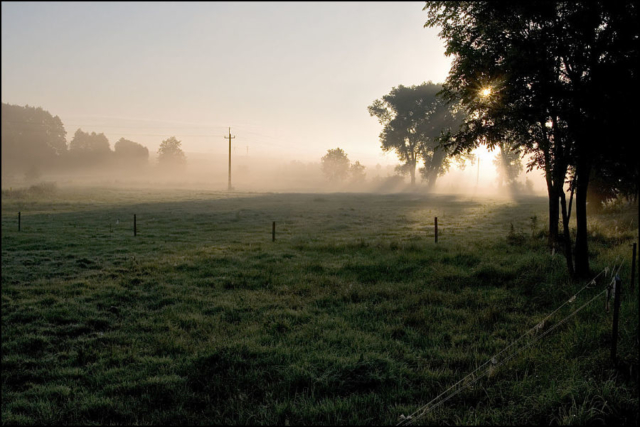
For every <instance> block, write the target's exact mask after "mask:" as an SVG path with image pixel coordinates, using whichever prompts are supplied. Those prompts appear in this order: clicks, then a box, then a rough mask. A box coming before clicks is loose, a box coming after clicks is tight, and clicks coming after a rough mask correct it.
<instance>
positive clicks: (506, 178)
mask: <svg viewBox="0 0 640 427" xmlns="http://www.w3.org/2000/svg"><path fill="white" fill-rule="evenodd" d="M498 146H499V147H500V152H499V153H498V154H496V156H495V158H494V159H493V165H494V166H495V167H496V171H497V172H498V185H499V186H506V187H508V188H509V189H510V190H515V186H516V184H517V179H518V175H520V173H521V172H522V170H523V167H522V160H521V153H520V150H519V149H518V148H517V147H513V146H512V145H510V144H508V143H504V142H500V143H499V144H498Z"/></svg>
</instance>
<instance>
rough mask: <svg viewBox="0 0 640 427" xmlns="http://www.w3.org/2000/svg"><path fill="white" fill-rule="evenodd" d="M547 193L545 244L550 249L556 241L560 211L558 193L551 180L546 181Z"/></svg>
mask: <svg viewBox="0 0 640 427" xmlns="http://www.w3.org/2000/svg"><path fill="white" fill-rule="evenodd" d="M547 192H548V193H549V238H548V240H547V244H548V245H549V247H550V248H553V247H554V246H555V244H556V242H557V241H558V217H559V215H560V209H559V208H558V193H557V191H556V188H554V186H553V184H552V182H551V180H547Z"/></svg>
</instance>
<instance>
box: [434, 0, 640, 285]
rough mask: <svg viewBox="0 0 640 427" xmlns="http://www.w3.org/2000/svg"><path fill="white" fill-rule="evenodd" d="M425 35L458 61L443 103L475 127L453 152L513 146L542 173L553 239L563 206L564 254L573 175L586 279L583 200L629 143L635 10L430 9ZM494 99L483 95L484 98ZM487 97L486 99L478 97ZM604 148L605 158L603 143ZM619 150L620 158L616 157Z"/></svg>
mask: <svg viewBox="0 0 640 427" xmlns="http://www.w3.org/2000/svg"><path fill="white" fill-rule="evenodd" d="M425 9H427V10H428V12H429V19H428V21H427V24H426V25H427V26H439V27H441V29H442V30H441V32H440V35H441V37H442V38H444V39H445V41H446V54H447V55H454V56H455V58H454V61H453V64H452V69H451V71H450V73H449V77H448V78H447V82H446V83H445V85H444V86H445V96H446V98H447V99H449V100H461V101H462V104H463V105H464V106H465V108H466V110H467V112H468V113H469V114H468V117H470V119H469V120H468V122H467V124H466V126H465V128H464V131H463V132H460V133H459V134H457V135H456V138H455V140H456V144H455V147H456V148H455V149H456V150H462V149H472V148H473V147H474V146H476V145H477V144H479V143H484V144H488V145H491V144H496V143H497V142H498V141H506V142H509V143H513V144H519V146H520V148H521V149H522V150H523V151H524V152H525V153H529V154H531V155H532V159H533V160H532V162H531V163H530V164H529V167H530V168H532V167H540V168H543V169H544V170H545V178H546V179H547V189H548V192H549V221H550V223H549V235H550V240H551V241H552V240H553V239H554V237H555V236H557V229H558V226H557V225H558V211H559V209H558V200H559V201H560V204H561V206H562V216H563V224H564V226H565V227H564V228H565V231H564V243H565V253H566V255H567V262H568V266H569V269H570V270H572V266H571V250H570V249H571V248H570V241H568V240H567V239H568V238H569V233H568V216H567V213H568V212H567V207H566V197H565V193H564V190H563V186H564V185H565V181H566V174H567V171H568V170H569V168H570V167H571V168H573V169H574V170H575V174H576V181H575V190H576V216H577V224H578V230H577V237H576V245H575V268H576V270H575V271H576V273H577V274H578V275H580V276H586V275H588V274H589V259H588V250H587V216H586V194H587V188H588V183H589V179H590V175H591V170H592V168H593V166H594V164H596V163H597V162H599V161H602V160H604V158H605V157H609V156H611V157H614V156H617V155H618V154H619V153H616V151H624V147H626V146H628V145H629V143H630V141H632V139H631V138H630V136H631V135H630V133H631V131H630V130H629V127H628V126H627V125H626V124H625V122H624V120H623V119H624V118H630V117H635V116H637V107H636V106H633V107H631V108H632V109H633V110H634V114H629V112H628V111H625V109H627V108H629V107H628V105H626V103H624V102H623V100H624V99H625V96H627V95H628V91H629V88H632V87H637V64H638V49H637V44H638V28H639V27H638V25H637V22H638V19H637V18H638V17H637V6H636V5H635V3H634V2H631V1H622V2H607V1H593V2H551V1H528V2H508V3H507V2H488V1H482V2H428V3H427V5H426V6H425ZM485 88H487V89H490V92H489V93H487V92H484V89H485ZM480 94H485V95H488V96H480ZM605 140H606V141H607V144H608V149H607V150H602V147H601V143H602V142H603V141H605ZM612 148H614V149H612Z"/></svg>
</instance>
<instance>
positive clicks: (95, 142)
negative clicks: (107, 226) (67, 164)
mask: <svg viewBox="0 0 640 427" xmlns="http://www.w3.org/2000/svg"><path fill="white" fill-rule="evenodd" d="M112 154H113V152H112V151H111V147H110V145H109V140H108V139H107V137H106V136H105V134H104V133H95V132H91V133H88V132H83V131H82V129H78V130H77V131H76V133H75V134H74V135H73V139H72V140H71V142H70V143H69V157H70V158H71V161H72V164H73V165H74V166H76V167H89V166H96V165H104V164H106V163H108V162H109V161H110V160H111V155H112Z"/></svg>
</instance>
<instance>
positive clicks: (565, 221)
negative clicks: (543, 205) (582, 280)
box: [560, 189, 575, 277]
mask: <svg viewBox="0 0 640 427" xmlns="http://www.w3.org/2000/svg"><path fill="white" fill-rule="evenodd" d="M560 202H561V203H562V228H563V230H562V235H563V238H564V241H563V243H564V245H563V246H564V256H565V257H566V258H567V269H568V270H569V275H570V276H571V277H574V276H575V271H574V269H573V257H572V256H571V233H570V232H569V220H570V219H571V218H570V217H569V215H570V212H568V211H567V198H566V196H565V194H564V189H563V190H562V192H561V193H560Z"/></svg>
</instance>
